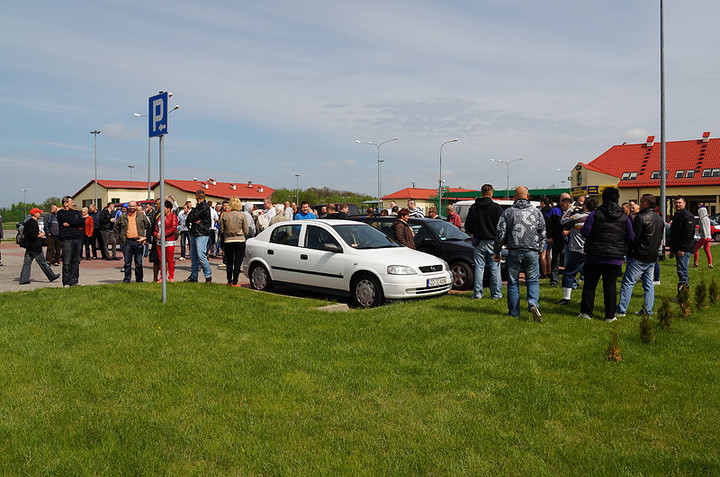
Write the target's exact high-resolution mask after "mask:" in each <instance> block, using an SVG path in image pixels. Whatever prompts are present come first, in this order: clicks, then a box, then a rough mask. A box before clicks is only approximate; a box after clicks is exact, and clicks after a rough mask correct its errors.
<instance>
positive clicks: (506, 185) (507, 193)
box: [490, 157, 525, 199]
mask: <svg viewBox="0 0 720 477" xmlns="http://www.w3.org/2000/svg"><path fill="white" fill-rule="evenodd" d="M523 159H525V158H524V157H521V158H519V159H513V160H512V161H503V160H502V159H493V158H490V160H491V161H492V162H501V163H503V164H505V166H507V177H506V180H507V182H506V183H505V194H506V195H507V198H508V199H509V198H510V164H512V163H513V162H517V161H522V160H523Z"/></svg>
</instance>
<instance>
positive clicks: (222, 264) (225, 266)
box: [218, 263, 227, 268]
mask: <svg viewBox="0 0 720 477" xmlns="http://www.w3.org/2000/svg"><path fill="white" fill-rule="evenodd" d="M218 268H227V265H225V264H224V263H221V264H220V265H218Z"/></svg>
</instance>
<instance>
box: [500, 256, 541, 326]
mask: <svg viewBox="0 0 720 477" xmlns="http://www.w3.org/2000/svg"><path fill="white" fill-rule="evenodd" d="M505 265H506V266H507V272H508V282H507V302H508V315H511V316H520V286H519V283H518V280H519V277H520V271H523V272H525V288H527V301H528V310H529V309H530V307H531V306H533V305H535V306H538V299H539V298H540V283H539V281H538V275H539V273H540V269H539V263H538V252H537V251H536V250H510V251H509V252H508V256H507V258H506V259H505Z"/></svg>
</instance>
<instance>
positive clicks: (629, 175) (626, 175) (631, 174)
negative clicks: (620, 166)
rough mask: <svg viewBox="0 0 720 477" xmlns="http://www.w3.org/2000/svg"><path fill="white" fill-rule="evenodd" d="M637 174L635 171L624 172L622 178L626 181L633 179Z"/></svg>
mask: <svg viewBox="0 0 720 477" xmlns="http://www.w3.org/2000/svg"><path fill="white" fill-rule="evenodd" d="M637 175H638V173H637V172H625V173H624V174H623V177H622V178H623V180H626V181H634V180H635V179H637Z"/></svg>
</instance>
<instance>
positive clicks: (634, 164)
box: [570, 132, 720, 214]
mask: <svg viewBox="0 0 720 477" xmlns="http://www.w3.org/2000/svg"><path fill="white" fill-rule="evenodd" d="M665 166H666V172H665V175H666V182H665V186H666V196H667V201H668V203H667V204H666V207H665V210H666V211H667V212H668V214H671V211H672V199H673V197H675V196H677V195H683V196H685V197H686V199H687V202H688V210H690V211H691V212H693V213H694V214H697V210H698V207H699V206H700V205H705V206H706V207H707V209H708V212H709V213H711V214H712V213H715V212H717V211H718V210H720V139H711V138H710V133H709V132H705V133H703V135H702V137H701V138H700V139H692V140H687V141H667V142H666V143H665ZM660 177H661V172H660V143H656V142H655V136H649V137H648V138H647V140H646V141H645V142H644V143H641V144H621V145H618V146H613V147H611V148H610V149H608V150H607V151H605V152H604V153H603V154H601V155H600V156H598V157H597V158H596V159H595V160H593V161H592V162H589V163H587V164H586V163H583V162H579V163H578V164H577V165H576V166H575V168H574V169H573V171H572V173H571V176H570V180H571V181H572V185H571V189H570V193H571V194H572V195H573V196H574V197H577V196H580V195H588V194H589V195H595V196H599V195H601V194H602V191H603V189H604V188H605V187H606V186H614V187H617V188H618V189H619V190H620V202H621V203H622V202H627V201H629V200H638V199H639V198H640V196H642V195H643V194H653V195H655V196H657V197H658V199H659V198H660Z"/></svg>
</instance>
